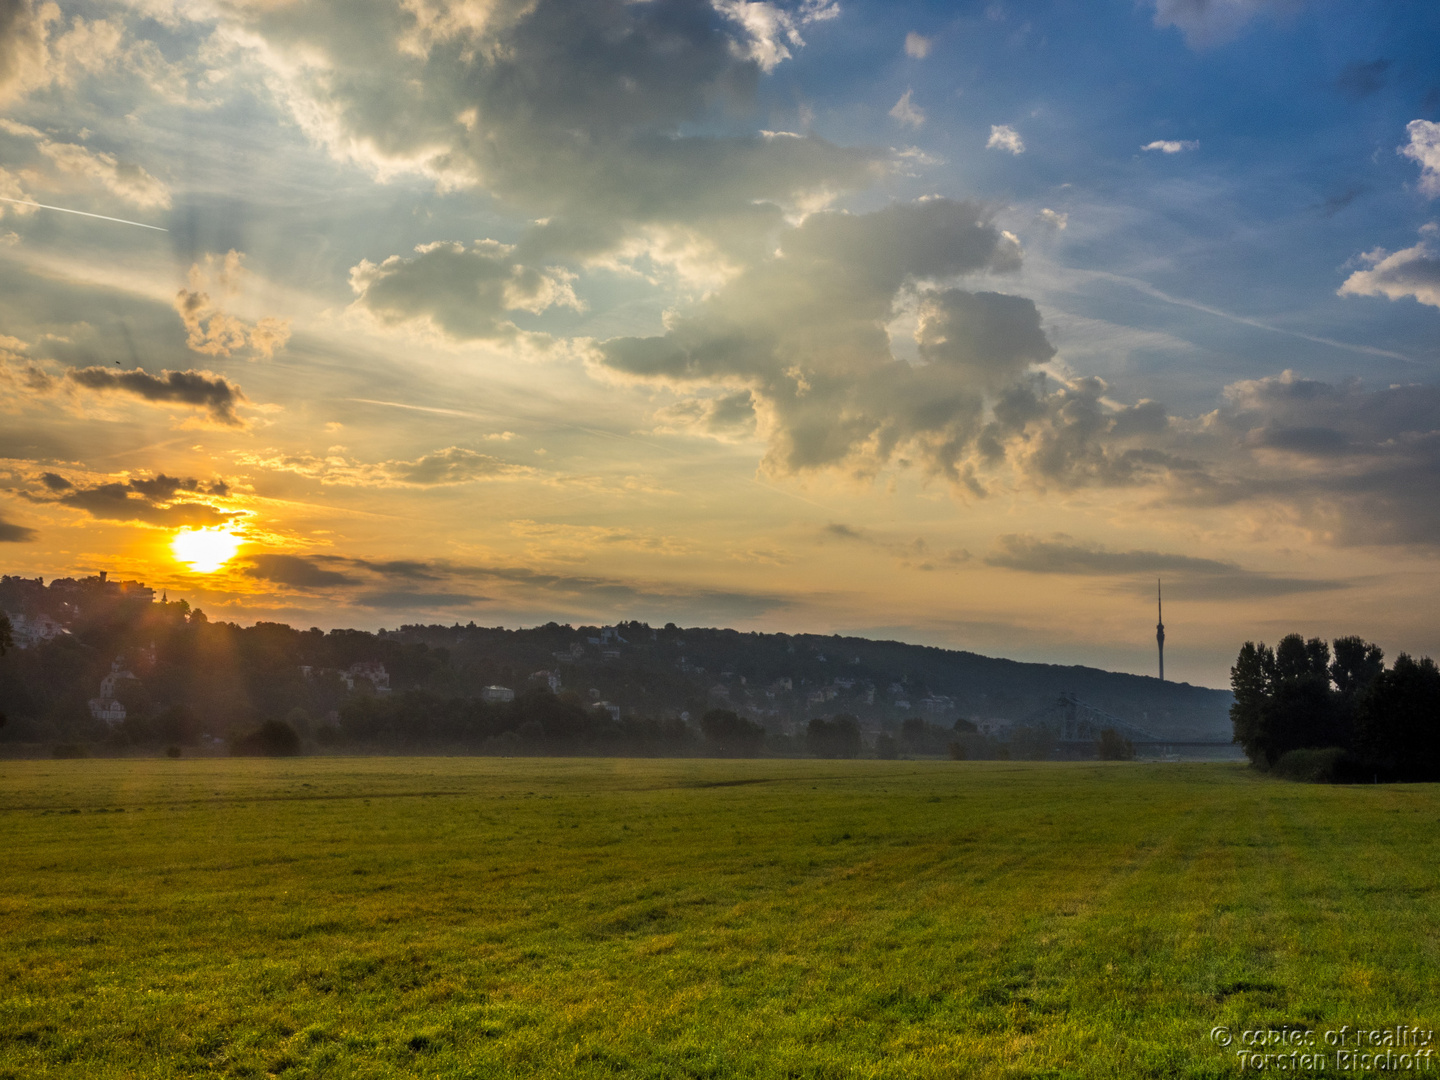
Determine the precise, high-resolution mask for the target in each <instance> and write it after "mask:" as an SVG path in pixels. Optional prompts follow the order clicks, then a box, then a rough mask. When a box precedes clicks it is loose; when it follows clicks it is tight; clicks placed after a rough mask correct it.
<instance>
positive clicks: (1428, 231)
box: [1339, 225, 1440, 307]
mask: <svg viewBox="0 0 1440 1080" xmlns="http://www.w3.org/2000/svg"><path fill="white" fill-rule="evenodd" d="M1421 231H1422V234H1425V235H1424V238H1422V239H1421V241H1420V242H1419V243H1418V244H1416V245H1415V246H1414V247H1408V248H1404V249H1402V250H1400V251H1396V252H1394V253H1393V254H1392V253H1387V252H1386V251H1385V249H1384V248H1376V249H1375V250H1374V251H1370V252H1367V253H1365V254H1364V255H1362V256H1360V258H1361V259H1362V260H1363V261H1364V262H1366V263H1368V264H1369V267H1370V268H1369V269H1368V270H1356V271H1355V272H1354V273H1353V274H1351V275H1350V276H1349V277H1348V278H1346V279H1345V283H1344V284H1343V285H1341V286H1340V289H1339V293H1340V295H1341V296H1386V297H1389V298H1390V299H1391V300H1400V299H1402V298H1403V297H1406V296H1413V297H1414V298H1415V299H1416V300H1418V301H1419V302H1420V303H1422V304H1429V305H1430V306H1431V307H1440V254H1437V252H1436V251H1435V249H1434V247H1432V246H1431V243H1430V241H1429V237H1430V236H1433V235H1434V234H1435V233H1436V231H1437V230H1436V228H1435V226H1434V225H1428V226H1426V227H1425V228H1424V229H1423V230H1421Z"/></svg>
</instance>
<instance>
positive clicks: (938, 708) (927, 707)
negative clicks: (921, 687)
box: [920, 694, 955, 718]
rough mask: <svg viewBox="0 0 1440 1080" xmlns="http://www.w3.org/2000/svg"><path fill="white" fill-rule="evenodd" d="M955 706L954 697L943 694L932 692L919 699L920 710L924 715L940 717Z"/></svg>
mask: <svg viewBox="0 0 1440 1080" xmlns="http://www.w3.org/2000/svg"><path fill="white" fill-rule="evenodd" d="M954 708H955V699H954V698H952V697H946V696H945V695H943V694H934V695H932V696H930V697H927V698H922V699H921V701H920V711H921V712H922V713H924V714H925V715H926V716H930V717H936V718H938V717H941V716H944V715H945V714H946V713H949V712H952V711H953V710H954Z"/></svg>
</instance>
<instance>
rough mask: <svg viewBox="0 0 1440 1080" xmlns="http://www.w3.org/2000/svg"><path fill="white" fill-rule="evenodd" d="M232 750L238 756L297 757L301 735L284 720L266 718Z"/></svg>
mask: <svg viewBox="0 0 1440 1080" xmlns="http://www.w3.org/2000/svg"><path fill="white" fill-rule="evenodd" d="M230 752H231V753H232V754H233V755H235V756H236V757H295V756H296V755H297V754H299V753H300V735H299V733H297V732H296V730H295V729H294V728H293V727H291V726H290V725H289V724H287V723H286V722H285V721H284V720H266V721H265V722H264V723H263V724H261V725H260V727H259V728H258V729H257V730H255V731H252V732H251V733H250V734H249V735H246V736H245V737H244V738H243V739H240V740H238V741H237V742H236V743H235V745H234V747H232V748H231V751H230Z"/></svg>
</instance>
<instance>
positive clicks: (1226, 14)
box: [1155, 0, 1304, 49]
mask: <svg viewBox="0 0 1440 1080" xmlns="http://www.w3.org/2000/svg"><path fill="white" fill-rule="evenodd" d="M1303 3H1304V0H1155V25H1156V26H1160V27H1166V26H1173V27H1175V28H1176V29H1177V30H1179V31H1180V32H1181V33H1183V34H1184V35H1185V42H1186V44H1188V45H1190V46H1191V47H1192V48H1202V49H1203V48H1206V47H1208V46H1211V45H1219V44H1221V43H1222V42H1225V41H1229V40H1230V39H1231V38H1233V37H1235V36H1236V35H1237V34H1239V33H1240V31H1241V30H1242V29H1244V28H1245V26H1246V24H1247V23H1249V22H1250V20H1252V19H1253V18H1255V16H1256V15H1258V14H1260V13H1261V12H1262V11H1269V12H1273V13H1276V14H1284V13H1286V12H1289V11H1294V10H1296V9H1298V8H1299V7H1301V6H1302V4H1303Z"/></svg>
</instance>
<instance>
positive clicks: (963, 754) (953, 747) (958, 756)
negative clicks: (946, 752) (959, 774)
mask: <svg viewBox="0 0 1440 1080" xmlns="http://www.w3.org/2000/svg"><path fill="white" fill-rule="evenodd" d="M969 757H970V754H969V752H968V751H967V750H966V749H965V744H964V743H962V742H952V743H951V744H950V760H951V761H965V760H967V759H968V758H969Z"/></svg>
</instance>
